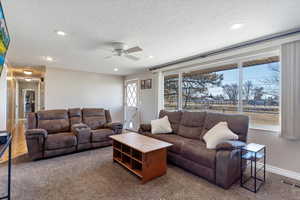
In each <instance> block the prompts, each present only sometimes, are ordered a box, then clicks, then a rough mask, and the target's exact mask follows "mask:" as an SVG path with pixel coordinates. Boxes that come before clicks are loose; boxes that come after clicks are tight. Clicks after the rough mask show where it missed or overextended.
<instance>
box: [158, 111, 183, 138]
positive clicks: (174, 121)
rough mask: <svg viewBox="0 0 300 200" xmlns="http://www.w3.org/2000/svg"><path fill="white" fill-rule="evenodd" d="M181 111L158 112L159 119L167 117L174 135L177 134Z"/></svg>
mask: <svg viewBox="0 0 300 200" xmlns="http://www.w3.org/2000/svg"><path fill="white" fill-rule="evenodd" d="M181 115H182V112H181V111H174V112H169V111H165V110H161V111H160V112H159V118H163V117H164V116H168V119H169V121H170V124H171V127H172V130H173V132H174V133H178V128H179V124H180V120H181Z"/></svg>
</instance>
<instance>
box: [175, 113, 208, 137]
mask: <svg viewBox="0 0 300 200" xmlns="http://www.w3.org/2000/svg"><path fill="white" fill-rule="evenodd" d="M205 116H206V112H183V114H182V118H181V122H180V125H179V131H178V135H180V136H182V137H185V138H191V139H199V137H200V135H201V133H202V130H203V126H204V121H205Z"/></svg>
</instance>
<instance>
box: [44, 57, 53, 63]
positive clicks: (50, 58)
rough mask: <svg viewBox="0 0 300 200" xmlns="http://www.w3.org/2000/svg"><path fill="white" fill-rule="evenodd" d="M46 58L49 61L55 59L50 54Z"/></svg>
mask: <svg viewBox="0 0 300 200" xmlns="http://www.w3.org/2000/svg"><path fill="white" fill-rule="evenodd" d="M44 59H45V60H47V61H49V62H51V61H53V58H52V57H50V56H45V57H44Z"/></svg>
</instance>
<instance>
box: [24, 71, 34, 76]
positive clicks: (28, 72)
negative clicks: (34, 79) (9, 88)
mask: <svg viewBox="0 0 300 200" xmlns="http://www.w3.org/2000/svg"><path fill="white" fill-rule="evenodd" d="M24 74H26V75H31V74H32V72H31V71H26V70H25V71H24Z"/></svg>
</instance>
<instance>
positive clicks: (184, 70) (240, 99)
mask: <svg viewBox="0 0 300 200" xmlns="http://www.w3.org/2000/svg"><path fill="white" fill-rule="evenodd" d="M273 56H278V57H279V61H278V64H279V71H280V73H279V77H278V78H279V108H278V109H279V130H280V127H281V121H280V119H281V56H280V52H279V50H275V51H271V52H262V53H259V54H252V55H247V56H244V57H238V58H232V59H226V60H222V61H215V62H213V61H212V62H209V63H206V64H205V63H203V64H198V65H196V66H193V67H185V68H180V69H177V70H174V71H167V72H163V81H162V84H163V85H164V77H165V76H167V75H171V74H178V95H179V96H178V110H184V109H183V108H182V75H183V73H188V72H191V71H195V70H206V69H214V68H218V67H220V66H221V65H228V64H237V69H238V87H239V94H238V109H237V110H238V113H243V94H242V87H243V82H244V77H243V73H244V71H243V69H244V66H243V63H245V62H250V61H254V60H259V59H264V58H268V57H273ZM257 65H259V64H257ZM253 66H255V65H253ZM163 91H164V88H163ZM162 98H163V108H164V109H165V107H164V106H165V103H164V94H163V96H162ZM249 128H251V129H258V130H266V131H271V132H279V131H277V130H269V129H263V128H257V127H253V126H251V125H250V124H249Z"/></svg>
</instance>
